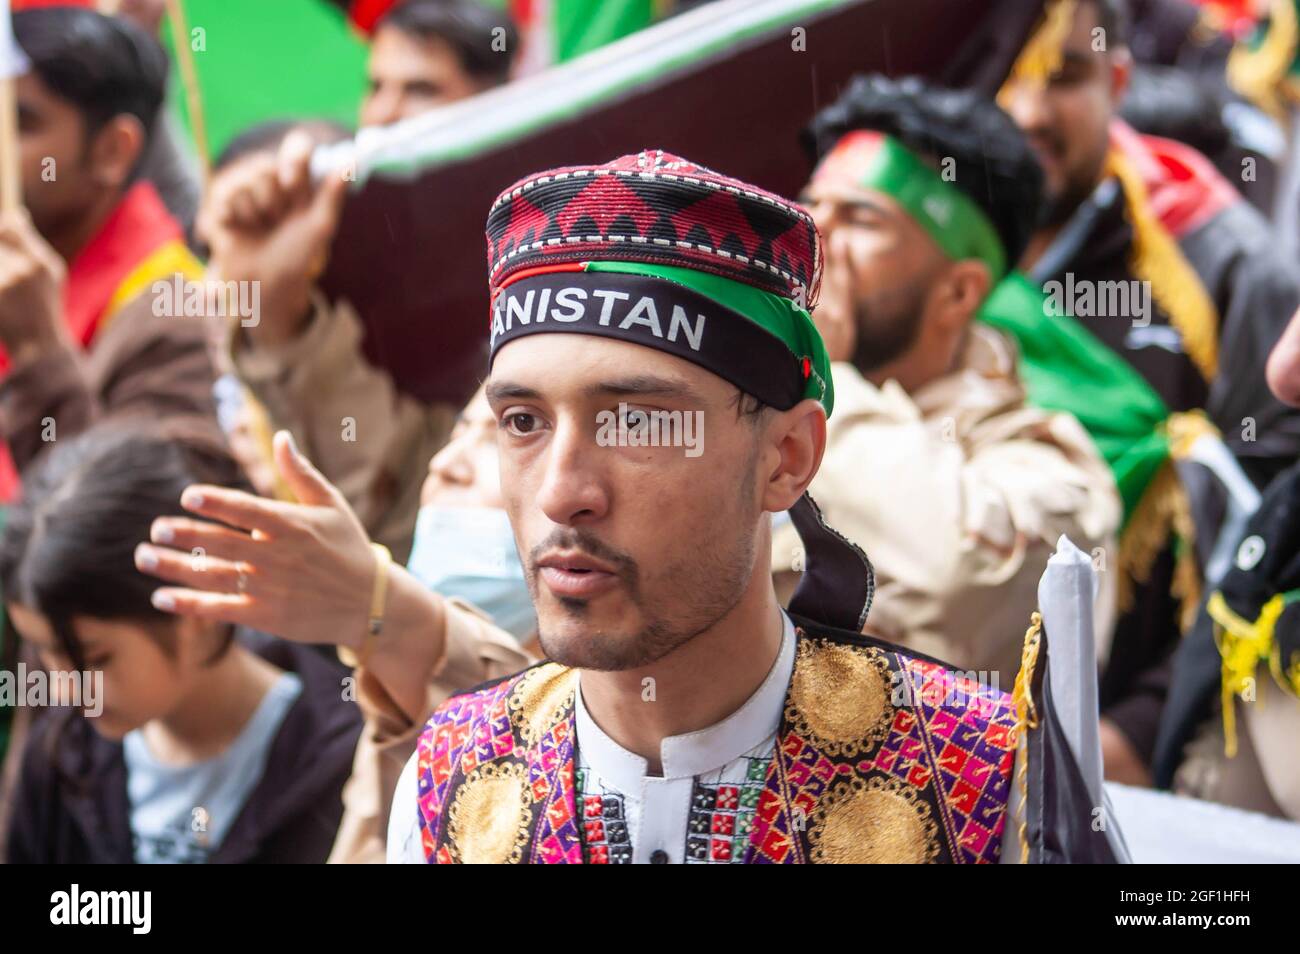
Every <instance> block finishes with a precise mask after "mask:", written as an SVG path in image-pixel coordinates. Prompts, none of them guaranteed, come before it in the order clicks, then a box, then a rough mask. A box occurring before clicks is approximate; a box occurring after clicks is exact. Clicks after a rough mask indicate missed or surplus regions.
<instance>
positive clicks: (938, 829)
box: [416, 628, 1016, 864]
mask: <svg viewBox="0 0 1300 954" xmlns="http://www.w3.org/2000/svg"><path fill="white" fill-rule="evenodd" d="M576 685H577V672H576V670H573V669H569V668H566V667H564V666H560V665H557V664H555V663H542V664H540V665H537V666H534V667H532V668H531V669H527V670H525V671H524V672H522V673H520V674H518V675H515V676H512V677H509V678H507V679H504V680H502V681H500V682H497V683H494V684H491V685H489V686H487V687H484V688H480V689H477V690H474V691H472V692H469V693H466V694H464V695H460V696H455V697H453V698H451V699H449V700H447V701H446V702H445V703H444V704H443V705H442V706H440V707H439V708H438V709H437V711H436V712H434V714H433V717H432V718H431V719H430V720H429V723H428V725H427V726H426V727H425V729H424V732H423V733H422V734H421V736H420V739H419V742H418V745H417V749H416V751H417V761H418V766H419V787H420V790H419V809H420V829H421V832H420V834H421V841H422V844H423V848H424V854H425V857H426V858H427V859H428V860H429V861H430V862H436V863H457V862H461V863H520V862H536V863H545V864H556V863H559V864H565V863H567V864H574V863H583V862H590V861H601V860H604V859H603V855H602V853H601V852H599V851H598V850H593V849H592V846H591V845H589V844H588V842H589V840H590V838H591V832H592V831H593V829H592V827H590V826H591V825H594V824H598V822H597V821H596V820H592V821H591V822H589V823H587V824H584V817H583V816H584V813H583V812H582V811H580V810H579V806H578V800H577V797H576V792H575V782H574V728H573V726H574V715H573V713H574V690H575V687H576ZM1015 721H1016V720H1015V708H1014V706H1013V704H1012V702H1011V697H1010V696H1009V695H1008V694H1007V693H1005V692H1001V691H1000V690H998V689H994V688H990V687H988V686H986V685H982V684H980V683H978V682H976V681H975V680H973V679H970V678H968V677H966V676H965V675H963V674H961V673H957V672H954V671H952V670H950V669H948V668H947V667H945V666H943V665H941V664H939V663H936V662H932V661H929V660H925V659H921V658H916V657H913V656H909V655H907V654H904V653H902V652H899V651H897V650H896V649H894V648H893V647H890V646H889V645H888V644H884V643H879V642H877V641H875V640H872V639H869V638H867V637H863V636H856V635H853V634H850V633H846V632H842V631H839V630H820V629H818V630H816V631H811V630H809V629H806V628H801V629H799V630H798V648H797V652H796V658H795V667H794V673H793V675H792V677H791V679H790V685H789V688H788V689H787V690H786V699H785V711H784V713H783V715H782V718H781V724H780V727H779V729H778V730H777V742H776V747H775V751H774V752H773V757H772V759H771V761H770V762H769V763H768V765H767V769H766V772H765V777H763V778H762V780H761V782H760V781H759V780H757V779H756V780H755V789H756V791H755V793H754V796H755V797H754V798H751V799H750V800H749V805H750V807H751V809H752V810H751V811H749V812H745V814H746V815H747V817H746V818H745V819H744V824H741V825H731V824H724V825H722V826H719V827H720V828H721V829H722V830H723V831H727V832H731V834H730V835H729V836H727V837H729V838H730V839H732V844H727V845H720V846H718V847H719V848H720V849H721V851H722V852H723V856H724V857H729V858H732V859H733V860H742V861H744V862H745V863H747V864H749V863H754V864H767V863H775V864H786V863H798V862H820V863H833V862H840V863H854V862H859V863H864V862H890V863H898V862H913V863H915V862H965V863H987V862H996V861H997V860H998V855H999V849H1000V847H1001V841H1002V831H1003V826H1004V825H1005V824H1006V821H1007V819H1006V807H1007V801H1008V796H1009V794H1010V789H1011V770H1012V764H1013V762H1014V757H1015V748H1016V730H1015ZM713 807H714V808H715V809H716V810H717V811H718V812H720V813H724V814H725V813H726V812H727V811H728V810H732V811H735V812H744V809H743V808H742V806H741V805H740V804H738V803H737V801H736V800H735V799H732V798H728V799H727V800H726V804H723V799H721V798H720V799H718V804H717V805H716V806H713ZM711 837H712V836H711Z"/></svg>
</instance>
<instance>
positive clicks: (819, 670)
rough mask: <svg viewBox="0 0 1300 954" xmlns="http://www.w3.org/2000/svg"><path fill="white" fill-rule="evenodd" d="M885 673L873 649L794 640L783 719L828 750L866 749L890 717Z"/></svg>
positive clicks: (885, 667)
mask: <svg viewBox="0 0 1300 954" xmlns="http://www.w3.org/2000/svg"><path fill="white" fill-rule="evenodd" d="M888 673H889V664H888V663H887V662H886V661H885V656H884V653H882V652H880V650H878V649H875V648H871V647H865V646H844V645H841V644H839V643H832V642H830V641H828V640H824V639H804V640H800V642H799V652H798V654H797V656H796V657H795V664H794V676H793V678H791V680H790V692H789V702H788V704H787V706H786V713H785V717H786V720H787V721H788V722H789V723H790V725H791V726H793V727H794V731H795V732H796V733H798V734H799V735H800V736H802V737H803V738H805V739H808V740H809V741H810V742H812V743H813V744H814V745H816V746H817V748H819V749H821V750H822V751H824V752H826V753H827V754H828V755H839V756H854V755H857V754H858V753H859V752H863V751H869V750H871V749H872V748H874V747H875V745H876V743H877V742H879V741H880V740H881V739H883V738H884V737H885V734H886V733H887V732H888V731H889V725H890V723H891V722H892V721H893V717H894V710H893V706H892V705H891V704H890V700H889V677H888Z"/></svg>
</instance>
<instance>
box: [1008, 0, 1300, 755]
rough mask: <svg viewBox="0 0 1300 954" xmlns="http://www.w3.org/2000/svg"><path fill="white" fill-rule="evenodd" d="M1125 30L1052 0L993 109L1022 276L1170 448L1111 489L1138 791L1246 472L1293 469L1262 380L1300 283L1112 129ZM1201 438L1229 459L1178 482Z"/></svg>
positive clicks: (1111, 669)
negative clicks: (1035, 221) (1016, 162)
mask: <svg viewBox="0 0 1300 954" xmlns="http://www.w3.org/2000/svg"><path fill="white" fill-rule="evenodd" d="M1125 32H1126V22H1125V10H1124V7H1123V4H1122V3H1120V2H1118V0H1050V2H1049V3H1048V5H1047V7H1046V10H1045V13H1044V16H1043V18H1042V20H1041V22H1040V24H1039V26H1038V28H1037V30H1036V31H1035V32H1034V33H1033V35H1031V37H1030V39H1029V41H1028V42H1027V43H1026V45H1025V47H1024V49H1023V50H1022V51H1021V53H1020V56H1019V58H1018V59H1017V61H1016V63H1015V64H1014V66H1013V68H1012V71H1011V75H1010V77H1009V78H1008V80H1007V82H1006V84H1005V86H1004V87H1003V89H1002V91H1001V93H1000V94H999V103H1000V104H1001V105H1002V106H1003V108H1005V109H1006V110H1007V111H1008V112H1009V113H1010V114H1011V116H1012V117H1013V118H1014V119H1015V120H1016V122H1017V123H1018V124H1019V125H1020V127H1021V128H1022V129H1023V130H1024V131H1025V133H1026V135H1027V136H1028V138H1029V141H1030V143H1031V145H1032V146H1033V147H1034V150H1035V152H1036V154H1037V156H1038V159H1039V161H1040V163H1041V164H1042V166H1043V170H1044V173H1045V179H1046V190H1045V192H1046V199H1047V204H1048V208H1047V212H1046V215H1045V218H1044V220H1043V223H1042V226H1041V227H1040V229H1039V230H1038V232H1037V234H1035V236H1034V238H1033V240H1032V241H1031V242H1030V244H1029V247H1028V249H1027V251H1026V253H1025V255H1024V258H1023V259H1022V263H1021V264H1022V266H1023V267H1024V268H1025V269H1026V271H1027V273H1028V274H1029V276H1030V278H1031V279H1033V280H1034V281H1035V282H1036V283H1038V284H1040V285H1042V286H1043V287H1044V288H1048V289H1054V292H1055V294H1056V296H1057V302H1058V306H1060V308H1061V311H1062V313H1064V314H1067V315H1069V316H1070V317H1072V318H1073V319H1075V320H1076V321H1077V325H1078V326H1079V327H1081V328H1082V329H1084V331H1085V333H1086V334H1087V335H1088V337H1089V339H1090V340H1095V341H1097V342H1100V343H1101V344H1103V345H1104V346H1105V347H1106V348H1108V349H1109V350H1110V351H1112V352H1113V353H1114V354H1117V355H1119V356H1120V357H1122V358H1123V359H1124V361H1125V362H1126V363H1127V364H1128V365H1129V366H1130V367H1131V368H1132V369H1133V370H1135V371H1136V372H1137V373H1138V375H1139V376H1140V377H1139V378H1136V379H1134V380H1133V381H1132V385H1133V390H1134V392H1136V391H1141V393H1142V396H1143V400H1145V401H1147V402H1148V403H1150V404H1152V405H1153V406H1156V407H1159V408H1160V411H1159V413H1160V414H1161V415H1163V416H1165V418H1166V421H1165V423H1164V425H1163V426H1162V427H1161V428H1160V431H1161V433H1163V434H1165V435H1172V440H1171V441H1170V451H1171V457H1170V459H1169V460H1168V461H1167V462H1166V463H1165V465H1163V466H1162V467H1160V468H1159V469H1158V470H1157V471H1155V472H1154V475H1153V476H1152V477H1151V478H1150V479H1149V480H1147V481H1146V482H1145V484H1144V485H1143V486H1141V487H1138V488H1136V490H1135V491H1133V492H1130V488H1121V489H1122V490H1124V492H1125V504H1126V509H1125V527H1124V532H1123V534H1122V536H1121V538H1120V547H1119V553H1118V557H1119V559H1118V560H1117V561H1116V562H1117V563H1118V564H1119V567H1118V571H1119V573H1120V575H1121V606H1120V608H1121V611H1122V615H1121V618H1120V621H1119V623H1118V626H1117V629H1116V633H1115V639H1114V645H1113V648H1112V653H1111V657H1110V661H1109V665H1108V666H1107V669H1106V672H1105V673H1104V674H1103V678H1102V683H1101V705H1102V710H1103V712H1104V713H1105V714H1106V719H1105V720H1104V722H1103V728H1104V730H1105V731H1104V733H1103V741H1107V740H1109V743H1110V748H1109V750H1108V763H1109V764H1119V763H1121V762H1123V763H1126V764H1128V765H1129V766H1130V767H1131V768H1132V770H1133V771H1132V773H1131V774H1129V775H1128V776H1127V777H1130V778H1134V777H1142V776H1144V775H1145V768H1144V767H1143V766H1145V765H1147V764H1149V760H1150V757H1151V752H1152V749H1153V747H1154V744H1155V733H1156V728H1157V724H1158V719H1159V712H1160V707H1161V706H1162V705H1163V701H1164V695H1165V688H1164V687H1165V685H1166V683H1167V673H1168V655H1169V652H1170V651H1171V649H1172V647H1173V646H1174V645H1175V644H1176V643H1177V641H1178V639H1179V636H1180V634H1181V632H1182V630H1183V629H1184V628H1185V627H1186V626H1187V625H1189V624H1190V621H1191V619H1192V618H1193V616H1194V614H1195V610H1196V606H1197V604H1198V602H1199V600H1200V595H1201V586H1202V578H1203V577H1204V575H1205V572H1206V557H1207V554H1208V553H1209V551H1210V550H1211V548H1213V546H1214V544H1215V543H1216V541H1217V538H1218V536H1219V535H1220V532H1221V523H1220V521H1221V520H1222V517H1223V514H1224V512H1225V511H1230V510H1231V508H1233V507H1237V503H1236V502H1237V501H1238V500H1240V501H1247V499H1248V498H1249V505H1251V506H1253V503H1254V502H1257V500H1258V495H1257V493H1256V492H1255V491H1254V489H1253V488H1251V487H1250V486H1249V484H1248V483H1247V482H1246V481H1245V478H1244V477H1242V476H1241V471H1242V470H1244V471H1245V474H1246V475H1247V476H1248V477H1249V478H1250V481H1251V482H1253V483H1254V485H1255V486H1256V487H1263V486H1264V485H1265V484H1267V483H1268V481H1269V480H1270V478H1271V477H1272V476H1273V475H1275V474H1277V473H1278V472H1279V471H1280V470H1281V469H1282V468H1283V467H1285V466H1286V465H1287V463H1288V462H1290V461H1292V460H1294V459H1295V458H1296V457H1297V456H1298V455H1300V415H1297V414H1296V413H1295V412H1294V411H1291V410H1290V409H1288V408H1286V407H1284V406H1283V405H1282V404H1280V403H1279V402H1278V401H1276V400H1275V399H1274V398H1273V396H1272V395H1271V394H1270V393H1269V391H1268V389H1267V386H1266V384H1265V380H1264V375H1263V374H1262V369H1263V367H1264V364H1265V361H1266V358H1267V356H1268V353H1269V350H1270V349H1271V348H1272V346H1273V344H1274V342H1276V341H1277V339H1278V336H1279V335H1280V334H1281V332H1282V328H1283V326H1284V325H1285V323H1286V320H1287V318H1288V316H1290V315H1291V313H1292V312H1293V311H1295V308H1296V305H1297V303H1300V278H1298V277H1297V275H1296V274H1295V270H1294V269H1293V268H1291V267H1289V266H1288V265H1287V264H1286V263H1285V262H1284V261H1282V260H1281V258H1280V257H1279V254H1278V252H1277V250H1276V248H1275V242H1274V241H1273V237H1272V233H1271V230H1270V228H1269V226H1268V223H1267V222H1266V221H1265V220H1264V219H1263V218H1262V217H1261V216H1260V215H1259V214H1258V213H1257V212H1256V211H1255V210H1254V209H1253V208H1251V207H1250V206H1249V205H1248V204H1247V203H1246V202H1245V201H1243V200H1242V198H1241V197H1240V195H1239V194H1238V193H1237V191H1236V190H1235V189H1234V188H1233V186H1232V185H1231V183H1229V182H1228V181H1227V180H1226V179H1224V178H1223V176H1221V175H1220V174H1219V173H1218V172H1216V171H1215V169H1214V168H1213V166H1212V165H1211V163H1210V162H1209V161H1208V160H1207V159H1206V158H1205V157H1204V156H1202V155H1201V154H1200V153H1198V152H1196V151H1195V150H1193V149H1191V148H1189V147H1187V146H1184V145H1182V144H1180V143H1175V142H1172V141H1169V140H1164V139H1157V138H1155V137H1150V136H1140V135H1138V134H1137V133H1135V132H1134V131H1133V130H1132V129H1131V128H1130V127H1128V126H1127V125H1125V124H1124V123H1123V122H1121V121H1120V120H1119V119H1118V118H1117V116H1118V109H1119V106H1120V103H1121V101H1122V99H1123V97H1124V94H1125V91H1126V89H1127V86H1128V80H1129V74H1130V70H1131V56H1130V54H1129V52H1128V50H1127V48H1126V46H1125ZM1216 432H1217V433H1216ZM1205 435H1210V436H1212V437H1213V436H1221V439H1222V442H1223V443H1224V444H1226V446H1227V448H1228V449H1229V450H1230V451H1231V455H1232V456H1231V457H1230V456H1228V455H1222V456H1220V457H1218V458H1216V463H1215V464H1214V465H1213V466H1212V467H1209V468H1206V469H1205V472H1204V473H1203V474H1202V475H1201V476H1203V477H1205V479H1204V480H1202V479H1199V478H1198V479H1197V480H1195V481H1190V482H1189V480H1188V479H1187V478H1186V476H1185V474H1186V468H1187V467H1188V466H1189V465H1190V463H1191V461H1190V454H1191V449H1192V448H1193V447H1194V445H1195V444H1196V442H1197V441H1198V440H1199V438H1200V437H1202V436H1205ZM1232 457H1235V459H1236V462H1234V461H1233V459H1232ZM1237 463H1239V464H1240V466H1239V467H1238V466H1237ZM1243 485H1244V486H1243ZM1234 486H1236V487H1239V488H1240V490H1239V491H1233V490H1231V488H1233V487H1234ZM1237 509H1238V511H1240V507H1237ZM1210 582H1213V581H1210Z"/></svg>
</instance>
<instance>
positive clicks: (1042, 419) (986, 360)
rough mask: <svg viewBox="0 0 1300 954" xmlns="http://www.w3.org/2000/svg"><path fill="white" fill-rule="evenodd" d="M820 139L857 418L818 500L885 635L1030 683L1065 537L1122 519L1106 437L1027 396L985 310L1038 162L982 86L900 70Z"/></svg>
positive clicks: (786, 538) (1083, 537)
mask: <svg viewBox="0 0 1300 954" xmlns="http://www.w3.org/2000/svg"><path fill="white" fill-rule="evenodd" d="M810 133H811V135H810V139H812V140H813V141H814V144H815V150H816V154H817V156H818V157H819V158H820V164H819V165H818V167H817V170H816V172H814V173H813V177H812V181H811V182H810V183H809V184H808V186H807V188H806V189H805V191H804V196H803V200H804V203H805V204H806V205H807V207H808V208H809V210H810V211H811V212H812V214H813V217H814V219H815V220H816V222H817V225H818V228H819V229H820V230H821V233H822V236H823V238H824V239H825V242H826V271H825V277H824V278H823V283H822V297H821V304H820V305H819V306H818V308H817V310H816V311H815V312H814V313H813V317H814V320H815V321H816V322H817V326H818V328H819V329H820V330H821V331H822V335H823V337H824V338H825V339H826V341H827V342H828V348H829V350H830V353H831V357H832V359H834V361H835V363H834V364H833V365H832V374H833V377H834V380H835V391H836V395H837V407H836V411H837V412H838V413H837V414H836V415H835V418H834V419H832V421H831V422H830V424H829V425H828V428H829V431H828V443H827V449H826V459H825V461H824V462H823V465H822V469H821V471H820V472H819V473H818V475H817V478H816V479H815V480H814V481H813V483H812V488H811V493H812V495H813V497H814V499H816V500H817V503H818V505H819V506H820V507H821V508H822V510H823V512H824V513H825V514H826V518H827V521H828V522H829V523H830V525H831V526H833V527H835V528H836V529H837V530H838V531H840V532H841V533H843V534H844V535H845V536H847V537H848V538H849V539H850V540H852V541H853V542H854V543H857V544H858V545H859V546H861V547H862V548H863V549H864V550H866V551H867V553H869V554H870V555H871V559H872V563H873V564H874V565H875V568H876V575H877V587H878V590H877V596H876V603H875V606H873V608H872V612H871V617H870V620H869V621H868V626H869V627H870V628H871V631H872V633H874V634H876V635H879V636H882V637H884V638H886V639H889V640H891V641H894V642H897V643H899V644H900V645H904V646H908V647H910V648H912V649H915V650H919V651H921V652H925V653H928V654H930V655H933V656H936V657H938V658H941V659H947V660H949V661H951V662H952V663H953V664H954V665H956V666H958V667H960V668H964V669H974V670H982V671H986V672H989V671H995V672H997V673H998V674H999V676H1000V679H1001V684H1002V685H1003V686H1004V687H1005V686H1008V685H1011V683H1012V682H1013V681H1014V680H1015V675H1016V672H1017V670H1018V669H1019V668H1020V655H1021V645H1022V642H1023V638H1024V631H1025V627H1026V626H1028V625H1029V623H1028V620H1029V616H1030V614H1031V613H1032V612H1033V610H1034V608H1035V607H1036V605H1037V587H1038V579H1039V577H1040V576H1042V574H1043V570H1044V568H1045V567H1046V565H1047V559H1048V557H1050V556H1051V554H1052V553H1053V552H1054V550H1055V548H1056V542H1057V539H1058V538H1059V537H1060V536H1061V535H1062V534H1065V535H1067V536H1068V537H1070V539H1071V540H1072V541H1073V542H1074V544H1075V545H1076V546H1079V547H1081V548H1083V549H1085V550H1090V549H1091V548H1092V547H1094V546H1098V545H1100V544H1103V543H1105V542H1106V541H1107V540H1108V538H1109V537H1110V536H1111V535H1112V534H1113V533H1114V532H1115V530H1116V529H1117V528H1118V525H1119V500H1118V497H1117V496H1116V494H1115V488H1114V482H1113V480H1112V479H1111V476H1110V473H1109V471H1108V470H1107V469H1106V464H1105V462H1104V461H1103V460H1102V459H1101V457H1100V455H1099V454H1098V453H1097V450H1096V448H1095V447H1094V446H1093V443H1092V441H1091V439H1090V438H1089V437H1088V434H1087V433H1086V432H1085V431H1084V430H1083V428H1082V427H1081V426H1080V425H1079V423H1078V421H1076V420H1075V419H1074V418H1073V417H1070V416H1068V415H1064V414H1051V413H1048V412H1046V411H1042V410H1039V409H1037V408H1034V407H1031V406H1029V405H1028V404H1027V402H1026V399H1025V388H1024V385H1023V384H1022V382H1021V380H1020V376H1019V371H1018V357H1017V353H1016V346H1015V344H1014V342H1013V341H1012V340H1010V339H1009V337H1008V336H1006V335H1004V334H1003V333H1001V332H999V331H997V330H995V329H994V328H992V327H989V326H988V325H987V324H985V323H983V322H979V321H977V318H978V316H979V313H980V310H981V309H982V308H983V307H984V305H985V302H986V300H987V299H988V297H989V294H990V293H991V292H992V290H993V288H994V286H995V285H996V284H998V283H999V282H1000V281H1002V279H1003V278H1004V275H1005V273H1006V271H1007V269H1008V268H1009V267H1010V266H1011V265H1012V264H1014V262H1015V259H1016V258H1017V256H1018V255H1019V252H1020V250H1021V249H1022V248H1023V247H1024V244H1025V242H1026V241H1027V240H1028V238H1029V235H1030V232H1031V230H1032V228H1033V225H1034V222H1035V214H1036V211H1037V209H1038V189H1039V183H1040V176H1039V173H1038V169H1037V166H1036V164H1035V162H1034V158H1033V155H1032V154H1031V153H1030V151H1029V147H1028V146H1027V145H1026V144H1025V142H1024V140H1023V138H1022V137H1021V135H1020V133H1019V131H1018V130H1017V129H1016V128H1015V125H1014V124H1013V123H1012V122H1011V120H1010V119H1008V118H1007V117H1006V116H1005V115H1004V114H1003V113H1002V112H1001V111H1000V110H999V109H998V108H997V107H996V106H995V105H994V104H993V103H992V102H990V101H988V100H986V99H984V98H982V97H981V96H979V95H978V94H976V93H973V92H966V91H962V92H953V91H947V90H942V89H939V88H937V87H931V86H928V85H925V84H923V83H922V82H920V81H919V80H905V81H902V82H894V81H892V80H888V79H885V78H884V77H880V76H871V77H863V78H860V79H858V80H857V81H856V82H855V83H854V84H853V85H851V86H850V87H849V89H848V90H847V91H846V92H845V94H844V95H843V96H842V97H841V98H840V99H839V101H837V102H836V103H835V104H834V105H832V106H830V107H828V108H827V109H826V110H824V111H823V112H822V113H820V114H819V115H818V117H817V118H816V119H815V120H814V122H813V124H812V127H811V129H810ZM943 163H953V164H954V165H953V166H952V167H951V168H949V169H948V170H947V171H946V172H945V169H944V167H943ZM949 173H951V178H949ZM941 221H942V222H943V223H944V224H942V225H941V224H940V222H941ZM797 543H798V540H797V539H796V538H795V536H794V534H793V528H791V527H788V526H787V527H786V528H785V529H783V530H782V531H778V532H777V533H776V534H775V535H774V558H773V564H774V567H776V568H778V569H784V570H791V569H797V567H796V566H795V562H796V560H797V551H796V550H795V545H796V544H797ZM1109 602H1110V601H1109V600H1106V603H1107V604H1109ZM1102 615H1103V616H1104V617H1105V618H1104V619H1101V620H1099V623H1100V629H1101V633H1102V636H1103V637H1105V638H1108V637H1109V625H1110V622H1111V620H1110V618H1109V615H1108V613H1105V612H1103V614H1102Z"/></svg>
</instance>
